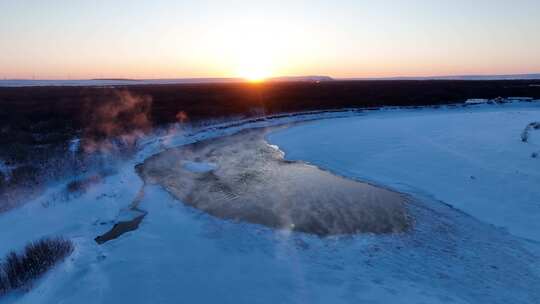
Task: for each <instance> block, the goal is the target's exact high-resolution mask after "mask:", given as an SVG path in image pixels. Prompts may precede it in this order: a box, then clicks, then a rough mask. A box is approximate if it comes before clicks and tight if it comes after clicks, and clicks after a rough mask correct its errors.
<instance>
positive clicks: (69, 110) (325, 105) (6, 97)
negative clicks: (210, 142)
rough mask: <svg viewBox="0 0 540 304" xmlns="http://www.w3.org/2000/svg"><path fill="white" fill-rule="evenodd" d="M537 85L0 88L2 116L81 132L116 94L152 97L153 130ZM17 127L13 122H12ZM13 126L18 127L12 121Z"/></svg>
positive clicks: (526, 90) (431, 101)
mask: <svg viewBox="0 0 540 304" xmlns="http://www.w3.org/2000/svg"><path fill="white" fill-rule="evenodd" d="M531 84H536V85H540V81H534V80H512V81H454V80H436V81H429V80H424V81H326V82H320V83H315V82H289V83H283V82H269V83H260V84H249V83H221V84H217V83H216V84H174V85H137V86H116V87H114V88H111V87H107V88H103V87H21V88H0V119H2V121H4V122H7V121H11V122H14V121H13V120H19V121H20V122H25V123H31V124H35V123H36V122H40V121H43V122H47V121H48V122H49V123H51V122H52V121H55V123H54V124H56V126H51V127H68V126H69V127H70V128H74V129H78V128H82V127H84V124H85V122H86V119H87V117H88V115H89V113H91V112H92V111H93V110H94V109H95V108H96V107H97V106H98V105H99V104H100V103H103V102H108V101H109V100H110V99H112V98H114V97H115V91H117V90H127V91H129V92H131V93H132V94H134V95H145V96H150V97H151V99H152V106H151V111H150V117H151V121H152V123H153V124H154V125H160V124H162V123H170V122H175V121H177V120H178V119H179V118H178V113H179V112H180V111H183V112H184V113H185V115H186V116H187V118H188V119H189V120H191V121H197V120H204V119H208V118H216V117H227V116H233V115H235V116H237V115H245V116H249V115H253V114H255V113H257V114H260V113H261V111H262V110H264V113H266V114H275V113H280V112H295V111H306V110H316V109H329V108H342V107H372V106H410V105H440V104H447V103H459V102H463V101H465V100H466V99H468V98H495V97H499V96H501V97H511V96H526V97H535V98H540V87H538V86H531ZM15 123H16V122H15ZM16 124H19V123H16Z"/></svg>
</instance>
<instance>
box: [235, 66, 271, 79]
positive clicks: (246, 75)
mask: <svg viewBox="0 0 540 304" xmlns="http://www.w3.org/2000/svg"><path fill="white" fill-rule="evenodd" d="M239 75H240V77H241V78H243V79H245V80H247V81H249V82H261V81H264V80H266V79H267V78H268V77H270V73H269V72H268V71H265V70H262V69H257V68H253V69H248V70H245V71H242V72H240V73H239Z"/></svg>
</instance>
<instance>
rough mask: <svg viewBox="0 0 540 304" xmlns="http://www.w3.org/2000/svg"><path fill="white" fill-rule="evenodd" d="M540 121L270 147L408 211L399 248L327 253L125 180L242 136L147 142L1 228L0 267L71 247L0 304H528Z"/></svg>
mask: <svg viewBox="0 0 540 304" xmlns="http://www.w3.org/2000/svg"><path fill="white" fill-rule="evenodd" d="M339 117H341V118H339ZM539 117H540V106H538V104H536V103H531V104H511V105H501V106H487V105H486V106H475V107H467V108H455V109H447V108H443V109H438V110H435V109H416V110H383V111H373V112H365V113H351V112H344V113H342V114H336V113H333V114H329V115H325V114H322V115H320V117H319V118H328V119H324V120H317V121H311V122H307V123H302V124H299V125H295V126H293V127H291V128H286V129H280V130H278V131H275V132H273V133H270V134H268V135H267V136H266V140H268V141H269V142H270V143H271V144H273V145H276V146H278V147H279V149H281V150H282V151H284V152H285V160H293V161H294V160H298V161H305V162H308V163H309V164H313V165H316V166H317V167H319V168H321V169H324V170H327V171H329V172H332V174H335V175H339V176H344V177H348V178H350V179H354V180H360V181H369V182H370V183H371V184H373V185H374V186H381V187H384V188H385V189H390V190H393V191H397V192H399V193H404V194H406V195H407V196H410V197H411V198H413V199H412V200H410V202H408V203H407V211H408V213H409V214H410V216H411V218H412V219H414V223H413V225H412V226H411V228H410V229H409V230H407V231H406V232H404V233H397V234H373V233H362V234H353V235H348V236H328V237H324V238H320V237H318V236H315V235H311V234H306V233H295V232H292V231H291V230H290V229H273V228H268V227H266V226H263V225H254V224H251V223H246V222H244V221H235V220H224V219H221V218H219V217H214V216H211V215H209V214H208V213H206V212H203V211H201V210H199V209H196V208H192V207H190V206H189V205H186V204H182V203H180V202H179V201H178V199H177V197H175V196H173V195H171V194H170V191H169V192H167V191H166V190H165V189H164V187H163V186H162V185H160V184H159V183H156V184H151V183H147V184H146V185H144V183H143V180H142V179H141V178H140V177H139V175H138V174H137V172H136V171H135V166H136V165H138V164H141V163H143V162H144V161H145V160H146V159H148V157H152V155H156V154H158V153H161V152H163V151H166V150H165V149H167V148H170V147H176V146H179V145H185V144H190V143H193V142H194V141H199V140H204V139H208V138H213V137H218V136H222V135H230V134H231V133H233V132H235V131H239V128H237V129H234V128H232V129H224V130H209V131H207V132H203V133H201V134H198V135H196V136H192V137H188V136H186V135H185V133H182V132H178V133H175V134H171V135H167V136H163V137H159V138H148V140H147V141H146V142H145V143H143V144H142V145H141V150H140V152H139V154H138V155H137V156H136V157H135V158H134V159H133V160H132V161H127V162H125V163H122V164H121V165H119V166H118V168H117V172H116V173H115V174H112V175H109V176H106V177H104V178H103V179H102V180H100V182H99V183H98V184H95V185H93V186H92V187H91V188H89V189H88V190H87V191H85V192H84V193H82V194H81V195H80V196H77V197H74V198H69V199H60V198H61V197H62V196H60V195H58V193H63V192H62V191H64V189H65V184H61V183H60V184H58V185H55V186H51V187H50V189H49V190H48V191H47V193H45V194H44V195H43V196H42V197H40V198H39V199H37V200H36V201H33V202H29V203H28V204H26V205H24V206H22V207H20V208H17V209H14V210H12V211H9V212H7V213H2V214H0V229H1V231H2V233H0V256H4V255H5V254H6V253H7V252H8V251H10V250H14V249H15V250H16V249H20V248H23V247H24V245H25V244H26V243H27V242H29V241H32V240H35V239H38V238H40V237H43V236H53V235H63V236H65V237H68V238H70V239H72V240H73V241H74V242H75V245H76V249H75V252H74V254H73V255H72V256H71V257H70V258H69V259H68V260H67V261H66V262H64V263H63V264H60V265H59V266H58V267H56V268H55V269H54V270H53V271H51V272H50V273H48V274H47V275H45V276H44V277H43V278H42V279H40V280H39V281H37V282H35V283H34V286H33V288H32V289H31V290H29V291H20V292H16V293H12V294H9V295H7V296H5V297H4V298H0V303H123V302H126V303H178V302H197V303H215V302H219V303H253V302H255V303H364V302H367V303H539V302H540V290H539V288H538V286H540V262H539V261H540V259H539V258H540V244H539V241H540V235H539V233H540V232H539V231H540V226H539V225H540V221H539V219H540V212H539V210H540V206H539V202H540V199H539V198H540V190H539V187H537V185H538V184H539V183H540V175H539V174H540V173H539V172H540V161H539V159H538V158H532V157H531V153H532V152H534V151H538V150H540V149H539V146H538V142H539V141H538V137H540V134H538V133H537V132H534V131H533V132H531V133H530V139H531V140H530V142H528V143H524V142H522V141H521V138H520V134H521V133H522V131H523V129H524V128H525V127H526V126H527V124H529V123H530V122H532V121H538V120H539ZM299 119H303V118H302V117H296V118H295V119H294V120H299ZM292 121H293V120H291V119H288V118H286V119H283V120H277V121H275V122H259V123H256V124H252V125H248V126H245V127H263V126H268V125H270V124H277V123H290V122H292ZM268 147H270V146H268ZM271 149H274V148H271ZM274 151H277V150H275V149H274ZM188 161H192V162H193V163H192V164H189V163H187V164H188V165H186V162H183V163H182V162H180V163H179V168H184V169H186V171H187V172H190V173H189V174H206V173H208V172H213V171H215V170H219V168H221V166H222V165H223V164H220V163H219V160H218V161H215V160H208V161H207V160H205V159H190V160H188ZM68 182H69V181H66V183H68ZM143 186H144V187H143ZM141 188H144V191H143V192H141V191H140V190H141ZM134 201H136V202H137V207H138V208H140V209H141V210H144V211H145V212H146V217H145V218H144V220H143V221H142V222H141V223H140V225H139V227H138V229H136V230H133V231H131V232H127V233H125V234H123V235H121V236H120V237H118V238H116V239H113V240H110V241H108V242H106V243H104V244H102V245H98V244H97V243H96V242H95V241H94V238H95V237H96V236H98V235H102V234H104V233H106V232H107V231H109V230H110V229H111V227H113V225H114V224H115V223H118V222H121V221H125V220H126V217H127V216H128V215H130V214H132V213H131V212H130V211H129V208H130V206H132V203H133V202H134Z"/></svg>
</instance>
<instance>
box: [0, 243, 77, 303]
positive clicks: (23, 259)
mask: <svg viewBox="0 0 540 304" xmlns="http://www.w3.org/2000/svg"><path fill="white" fill-rule="evenodd" d="M73 248H74V247H73V243H72V242H71V241H70V240H66V239H63V238H44V239H41V240H39V241H37V242H32V243H30V244H28V245H26V247H25V248H24V251H23V252H22V253H16V252H10V253H9V254H8V255H7V256H6V257H5V258H4V261H3V263H2V264H0V294H3V293H6V292H8V291H10V290H13V289H17V288H21V287H23V286H25V285H27V284H29V283H30V282H31V281H32V280H35V279H37V278H39V277H40V276H41V275H43V274H44V273H45V272H46V271H47V270H49V269H50V268H51V267H53V266H54V265H55V264H56V263H58V262H60V261H62V260H63V259H64V258H66V257H67V256H68V255H70V254H71V253H72V252H73Z"/></svg>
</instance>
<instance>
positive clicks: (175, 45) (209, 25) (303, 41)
mask: <svg viewBox="0 0 540 304" xmlns="http://www.w3.org/2000/svg"><path fill="white" fill-rule="evenodd" d="M532 72H540V1H538V0H536V1H533V0H514V1H502V0H492V1H487V0H476V1H464V0H456V1H438V0H431V1H428V0H416V1H415V0H410V1H384V0H383V1H364V0H357V1H294V0H293V1H191V0H189V1H172V0H165V1H102V0H96V1H77V0H71V1H63V0H62V1H61V0H56V1H32V0H26V1H24V0H18V1H14V0H1V1H0V77H2V78H29V77H36V78H94V77H133V78H160V77H220V76H242V77H255V76H260V77H267V76H276V75H306V74H321V75H322V74H324V75H330V76H334V77H379V76H426V75H448V74H454V75H456V74H509V73H532Z"/></svg>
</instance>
